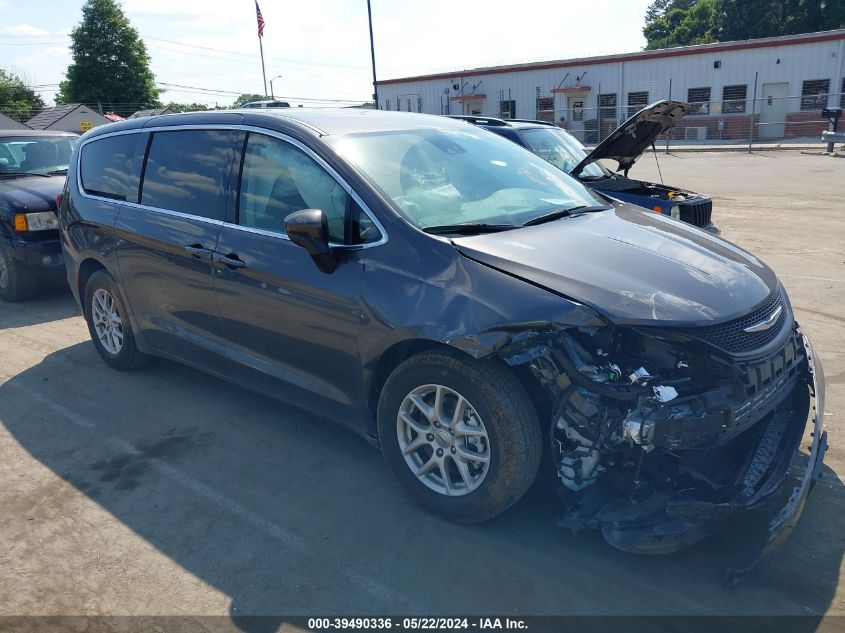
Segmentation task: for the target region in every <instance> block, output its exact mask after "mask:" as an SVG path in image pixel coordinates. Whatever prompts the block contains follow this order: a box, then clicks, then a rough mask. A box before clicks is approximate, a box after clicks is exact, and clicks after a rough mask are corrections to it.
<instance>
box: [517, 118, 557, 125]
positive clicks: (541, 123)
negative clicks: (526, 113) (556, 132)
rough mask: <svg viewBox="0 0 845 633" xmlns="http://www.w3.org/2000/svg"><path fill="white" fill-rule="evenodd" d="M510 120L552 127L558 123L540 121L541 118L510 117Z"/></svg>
mask: <svg viewBox="0 0 845 633" xmlns="http://www.w3.org/2000/svg"><path fill="white" fill-rule="evenodd" d="M508 120H509V121H513V122H514V123H537V124H538V125H551V126H552V127H557V124H556V123H552V122H551V121H540V120H539V119H508Z"/></svg>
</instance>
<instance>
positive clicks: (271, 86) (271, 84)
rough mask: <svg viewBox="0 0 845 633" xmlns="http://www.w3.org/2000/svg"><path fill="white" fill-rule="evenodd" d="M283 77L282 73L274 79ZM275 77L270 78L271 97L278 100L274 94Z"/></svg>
mask: <svg viewBox="0 0 845 633" xmlns="http://www.w3.org/2000/svg"><path fill="white" fill-rule="evenodd" d="M281 78H282V76H281V75H276V76H275V77H273V79H281ZM273 79H271V80H270V98H271V99H272V100H273V101H275V100H276V97H275V95H274V94H273Z"/></svg>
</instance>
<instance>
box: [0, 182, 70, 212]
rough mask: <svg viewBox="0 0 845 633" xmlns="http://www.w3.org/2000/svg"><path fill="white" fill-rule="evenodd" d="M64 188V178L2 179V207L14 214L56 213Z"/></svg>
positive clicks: (0, 191)
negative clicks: (57, 199) (58, 197)
mask: <svg viewBox="0 0 845 633" xmlns="http://www.w3.org/2000/svg"><path fill="white" fill-rule="evenodd" d="M64 186H65V177H64V176H50V177H49V178H46V177H44V176H21V177H19V178H0V207H2V208H6V209H9V210H11V211H12V212H13V213H33V212H38V211H55V210H56V196H58V195H59V194H60V193H61V192H62V189H64Z"/></svg>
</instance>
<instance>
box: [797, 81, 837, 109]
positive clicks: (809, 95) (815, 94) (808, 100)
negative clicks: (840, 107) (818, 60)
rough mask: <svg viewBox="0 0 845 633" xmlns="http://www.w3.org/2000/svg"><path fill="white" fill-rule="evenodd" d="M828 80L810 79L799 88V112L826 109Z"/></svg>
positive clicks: (828, 88)
mask: <svg viewBox="0 0 845 633" xmlns="http://www.w3.org/2000/svg"><path fill="white" fill-rule="evenodd" d="M828 92H830V79H810V80H808V81H805V82H804V84H803V86H802V87H801V110H802V111H806V110H821V109H822V108H826V107H827V93H828Z"/></svg>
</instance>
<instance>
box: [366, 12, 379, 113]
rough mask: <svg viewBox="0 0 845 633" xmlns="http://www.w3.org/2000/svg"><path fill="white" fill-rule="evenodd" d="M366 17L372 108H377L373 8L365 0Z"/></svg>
mask: <svg viewBox="0 0 845 633" xmlns="http://www.w3.org/2000/svg"><path fill="white" fill-rule="evenodd" d="M367 19H368V21H369V23H370V58H371V59H372V60H373V110H378V109H379V107H378V83H377V82H376V47H375V44H374V43H373V10H372V8H371V7H370V0H367Z"/></svg>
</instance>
